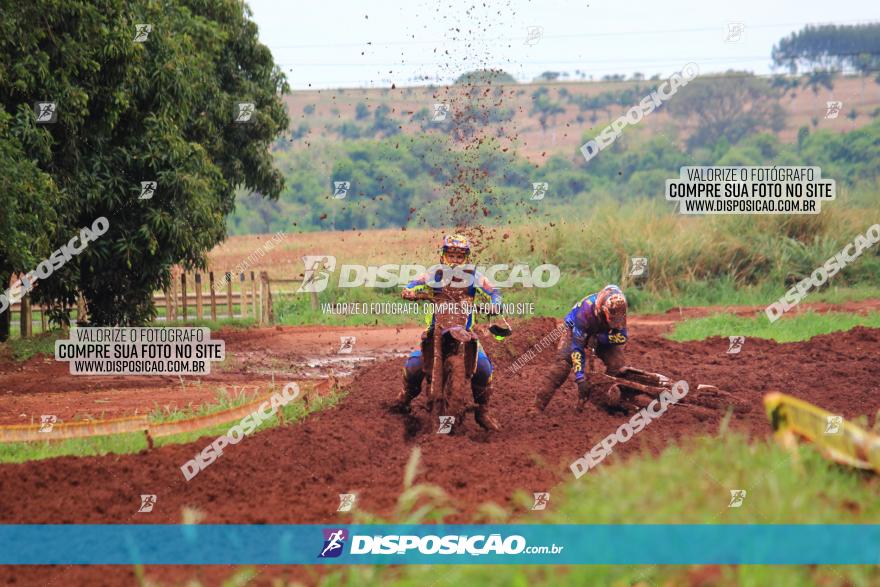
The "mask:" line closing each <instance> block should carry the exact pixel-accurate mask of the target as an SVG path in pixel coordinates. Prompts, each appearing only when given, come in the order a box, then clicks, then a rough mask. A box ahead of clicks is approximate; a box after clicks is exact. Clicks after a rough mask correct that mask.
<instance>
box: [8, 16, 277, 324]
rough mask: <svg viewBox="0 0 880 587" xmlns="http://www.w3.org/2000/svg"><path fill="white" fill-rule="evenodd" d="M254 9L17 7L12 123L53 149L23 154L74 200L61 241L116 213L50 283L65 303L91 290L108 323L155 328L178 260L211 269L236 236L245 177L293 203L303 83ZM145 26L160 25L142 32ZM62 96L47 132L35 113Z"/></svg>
mask: <svg viewBox="0 0 880 587" xmlns="http://www.w3.org/2000/svg"><path fill="white" fill-rule="evenodd" d="M250 14H251V13H250V9H249V8H247V6H244V7H243V5H242V4H241V3H240V2H238V1H237V0H215V1H212V2H210V3H205V2H202V1H198V0H174V1H170V2H164V3H162V4H157V3H153V2H147V1H135V2H128V1H124V0H97V1H88V2H87V1H84V0H69V1H65V2H55V1H52V0H37V1H35V2H29V3H15V4H14V5H10V6H9V7H7V9H6V10H4V17H3V19H2V20H0V33H2V34H0V104H2V106H3V110H4V111H5V112H15V113H16V115H15V118H14V119H12V122H11V123H10V127H9V133H10V134H12V135H14V136H30V135H29V134H28V133H30V134H33V133H39V134H41V135H43V136H44V137H45V138H44V139H43V140H44V141H45V142H46V143H47V144H48V149H49V153H48V155H46V154H45V153H44V152H43V151H44V149H41V148H40V146H39V145H37V144H33V143H32V142H23V143H22V147H23V151H24V154H25V156H26V157H27V158H29V159H31V160H34V161H36V162H37V166H38V168H39V170H40V171H41V172H43V173H44V174H46V175H48V176H49V177H50V178H51V181H52V183H53V184H54V186H55V188H56V189H57V191H58V193H60V194H62V196H61V198H60V204H59V205H58V208H57V209H58V214H59V219H58V223H57V225H56V227H55V228H54V229H52V228H49V227H47V228H45V229H44V231H45V233H46V235H47V236H48V240H49V242H50V243H51V244H50V245H49V247H48V248H49V249H53V250H54V249H55V248H57V247H58V246H60V245H61V244H62V243H65V242H67V240H69V239H70V237H71V236H72V234H73V233H75V232H76V231H78V230H79V229H80V228H81V227H83V226H90V225H91V224H92V222H93V221H94V219H95V218H98V217H101V216H105V217H107V218H108V219H109V225H110V228H109V230H108V232H107V233H106V234H104V235H103V236H102V237H101V238H99V239H98V240H96V241H94V242H92V243H91V244H90V245H89V246H88V247H87V248H86V250H85V251H83V252H82V253H81V254H80V255H78V256H77V257H75V258H74V259H72V260H71V261H69V262H67V263H66V264H65V265H63V267H61V268H60V269H59V270H57V271H56V272H55V273H53V275H52V277H51V278H50V279H47V280H45V281H43V282H41V283H40V284H39V288H38V290H37V291H38V292H39V295H40V296H41V297H42V298H43V299H45V300H47V301H49V302H51V303H52V305H53V307H54V308H55V309H56V310H57V311H59V312H64V311H65V307H66V306H67V305H69V304H70V303H72V301H73V300H74V299H75V296H76V293H77V291H82V292H83V294H84V295H85V297H86V299H87V302H88V304H89V312H90V317H91V320H92V321H93V322H94V323H96V324H139V323H142V322H144V321H145V320H147V319H149V318H150V317H151V316H152V315H154V313H155V308H154V307H153V304H152V300H151V296H152V292H153V291H154V290H156V289H161V288H163V287H164V286H166V285H168V283H169V269H170V267H171V266H172V265H174V264H178V263H180V264H183V265H184V266H187V267H195V266H201V267H203V266H204V265H205V253H206V252H207V251H208V250H210V249H211V248H212V247H213V246H214V245H216V244H217V243H219V242H220V241H222V240H223V239H224V238H225V234H226V227H225V218H226V216H227V215H228V214H229V213H230V212H232V210H233V208H234V199H235V189H236V187H238V186H242V187H245V188H247V189H248V190H250V191H255V192H258V193H260V194H263V195H265V196H267V197H270V198H277V196H278V194H279V193H280V191H281V189H282V187H283V181H282V178H281V175H280V174H279V173H278V172H277V171H276V170H274V169H273V167H272V160H271V156H270V154H269V152H268V147H269V145H270V144H271V143H272V141H273V140H274V138H275V137H276V135H278V134H279V133H280V132H281V131H283V130H284V129H286V128H287V126H288V118H287V115H286V114H285V112H284V107H283V104H282V103H281V100H280V97H279V93H280V92H283V91H286V89H287V86H286V83H285V81H284V76H283V74H282V73H281V72H280V70H279V69H278V68H277V67H276V66H275V65H274V63H273V61H272V56H271V52H270V51H269V50H268V48H266V47H265V46H263V45H262V44H260V43H259V42H258V40H257V29H256V25H255V24H254V23H253V22H252V21H251V20H250V18H249V17H250ZM143 22H146V23H150V24H151V25H152V31H151V32H150V33H149V35H148V37H147V39H146V41H145V42H134V40H133V39H134V36H135V24H136V23H143ZM34 23H40V25H39V26H34ZM47 99H48V100H54V101H56V103H57V109H58V116H57V122H56V123H55V124H49V125H42V126H41V128H39V129H37V130H36V131H33V133H31V132H30V130H29V129H30V128H32V127H34V123H35V119H34V116H33V114H30V116H24V115H23V113H25V112H29V111H30V108H31V105H32V104H33V103H34V102H36V101H37V100H47ZM240 104H253V105H254V107H255V110H254V113H253V115H252V116H251V118H250V122H236V118H237V116H238V114H239V112H241V111H242V108H245V107H242V106H240ZM142 181H155V182H157V189H156V191H155V193H154V195H153V197H152V198H151V199H139V195H140V190H141V182H142ZM13 193H15V192H13ZM48 198H49V197H47V200H48ZM7 237H8V235H7V234H2V235H0V241H6V240H7ZM0 273H2V271H0Z"/></svg>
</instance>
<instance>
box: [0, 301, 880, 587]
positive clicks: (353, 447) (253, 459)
mask: <svg viewBox="0 0 880 587" xmlns="http://www.w3.org/2000/svg"><path fill="white" fill-rule="evenodd" d="M554 326H555V323H554V321H553V320H552V319H549V318H541V319H534V320H530V321H528V322H525V323H519V324H517V325H516V332H515V335H514V336H513V337H512V338H511V339H508V340H507V341H506V342H496V341H495V340H493V339H492V338H491V337H489V336H485V337H483V340H484V344H485V346H486V350H487V352H488V353H489V355H490V356H491V357H492V358H493V361H494V363H495V377H494V381H495V390H496V391H495V397H494V398H493V405H494V407H495V410H496V413H497V417H498V419H499V421H500V422H501V424H502V426H503V427H504V429H503V430H502V431H501V432H500V433H496V434H490V433H487V432H484V431H482V430H481V429H480V428H479V427H478V426H477V425H476V424H475V423H474V422H473V419H472V416H469V418H468V420H467V422H466V425H465V426H464V428H463V430H462V431H461V432H460V433H459V434H457V435H453V436H447V435H440V434H435V433H434V430H433V429H431V430H427V429H426V428H427V423H426V422H425V426H424V427H423V429H422V430H421V431H418V430H415V426H414V425H413V424H414V422H416V423H418V422H419V421H420V419H419V418H416V419H415V420H407V419H406V418H404V417H403V416H401V415H397V414H392V413H389V411H388V410H387V406H388V403H389V401H390V399H391V398H392V397H393V396H394V395H395V394H396V393H397V391H398V390H399V389H400V378H401V371H402V370H401V360H400V359H396V358H395V359H387V360H383V361H380V362H377V363H376V364H373V365H372V366H369V367H365V368H363V370H362V371H361V372H360V373H359V374H358V375H357V377H356V378H355V380H354V382H353V383H352V384H351V386H350V388H349V389H350V393H349V395H348V396H347V397H346V398H345V399H344V400H343V401H342V402H341V403H340V404H339V405H338V406H337V407H336V408H333V409H329V410H327V411H325V412H322V413H318V414H315V415H313V416H311V417H310V418H309V419H307V420H306V421H305V422H304V423H302V424H300V425H296V426H292V427H285V428H277V429H273V430H269V431H266V432H263V433H261V434H259V435H256V436H254V437H250V438H247V439H245V440H244V441H243V442H241V443H239V444H238V445H235V446H231V447H229V448H228V449H227V450H226V452H225V454H224V455H223V456H222V457H221V458H220V459H219V460H218V461H216V462H215V463H214V464H212V465H211V466H210V467H208V468H207V469H206V470H204V471H202V472H201V473H200V474H199V475H198V476H197V477H196V478H194V479H193V480H192V481H190V482H186V481H185V480H184V478H183V475H182V474H181V472H180V468H179V467H180V466H181V465H182V464H183V463H184V462H186V461H187V460H188V459H190V458H192V457H193V456H194V454H195V453H196V452H197V451H199V450H201V449H202V448H203V447H204V446H205V445H206V444H207V443H208V442H209V440H210V439H207V438H206V439H202V440H199V441H196V442H194V443H191V444H187V445H177V446H166V447H162V448H159V449H155V450H153V451H150V452H146V453H143V454H135V455H111V456H107V457H87V458H74V457H63V458H57V459H51V460H47V461H41V462H32V463H25V464H21V465H2V466H0V523H17V524H18V523H46V524H49V523H56V524H57V523H123V524H131V523H180V522H181V512H182V510H183V508H185V507H190V508H196V509H197V510H199V511H200V512H202V513H203V514H204V518H203V520H202V521H203V522H204V523H256V524H259V523H321V522H333V521H335V522H347V521H350V520H351V519H352V518H351V516H350V514H343V513H337V511H336V509H337V507H338V505H339V498H338V494H340V493H355V494H357V496H358V497H357V508H358V509H362V510H366V511H369V512H373V513H376V514H379V515H381V516H383V517H391V516H392V515H393V512H394V509H395V504H396V500H397V497H398V495H399V494H400V492H401V490H402V486H403V473H404V466H405V464H406V462H407V459H408V458H409V456H410V453H411V451H412V449H413V447H415V446H419V447H421V451H422V461H421V467H420V473H419V475H418V477H417V479H416V482H421V483H432V484H436V485H439V486H440V487H441V488H442V489H443V490H444V491H445V492H446V493H447V494H448V496H449V498H450V499H449V504H450V505H451V507H452V508H454V510H455V511H456V513H455V514H454V515H452V516H451V517H450V518H449V519H448V521H451V522H468V521H472V520H474V519H475V517H474V515H475V513H476V512H477V509H478V507H479V506H480V505H481V504H483V503H485V502H495V503H496V504H498V505H500V506H501V507H502V508H504V509H505V510H507V511H509V512H511V513H514V514H517V513H522V512H523V511H524V508H523V506H522V505H521V504H518V503H515V502H514V501H513V500H512V496H513V493H514V492H515V491H516V490H519V489H521V490H525V491H526V492H528V493H529V494H530V493H532V492H534V491H545V490H552V488H553V486H555V485H556V484H558V483H560V482H562V481H568V480H570V479H571V478H572V476H571V473H570V471H569V468H568V465H569V463H571V461H572V460H573V459H575V458H576V457H578V456H580V455H582V454H583V453H584V452H586V451H588V450H589V449H590V448H591V447H592V446H593V445H594V444H596V443H597V442H598V441H600V440H601V439H602V438H603V437H604V436H606V435H608V434H609V433H611V432H613V431H614V430H615V429H616V428H617V426H619V425H620V423H622V422H623V421H624V420H626V419H627V418H628V416H626V415H623V414H615V415H609V414H607V413H605V412H604V411H602V410H601V409H599V408H598V407H596V406H593V405H589V406H588V407H587V409H586V410H585V412H584V413H582V414H578V413H576V412H575V411H574V410H573V407H574V404H575V399H576V389H575V387H574V384H573V382H572V381H571V380H569V381H568V382H567V383H566V384H565V386H564V387H563V388H562V389H560V390H559V391H558V392H557V394H556V396H555V397H554V398H553V401H552V402H551V403H550V405H549V407H548V408H547V411H546V412H545V413H544V414H543V415H541V416H538V417H537V418H531V417H529V415H528V414H527V409H528V406H529V405H530V404H531V402H532V398H533V394H534V389H535V385H536V382H538V381H540V380H541V379H542V374H543V371H544V369H545V366H546V365H547V364H548V363H549V361H551V358H552V355H553V353H554V349H553V348H548V349H547V350H545V351H543V352H542V353H541V355H539V356H538V357H537V358H536V359H535V360H533V361H532V362H531V363H529V364H528V365H526V366H525V367H524V368H523V369H522V370H521V371H519V372H518V373H517V374H516V375H511V374H510V373H509V372H508V371H507V369H506V367H507V366H509V365H510V364H511V363H512V361H513V360H515V359H516V358H517V357H518V356H519V355H520V354H521V353H523V352H524V351H526V350H527V349H528V348H530V347H532V346H533V345H534V344H536V343H537V342H538V341H539V340H540V339H541V337H542V336H543V335H545V334H546V333H548V332H550V331H551V330H552V329H553V328H554ZM632 330H633V331H634V332H633V336H632V338H631V343H630V344H629V346H628V349H627V358H628V361H627V362H628V363H629V364H632V365H634V366H637V367H639V368H642V369H646V370H649V371H657V372H661V373H664V374H666V375H669V376H670V377H672V378H673V379H674V380H677V379H684V380H686V381H688V382H689V383H690V384H691V388H692V390H693V389H694V388H695V387H696V383H710V384H714V385H717V386H718V387H720V388H722V389H726V390H728V391H730V392H733V393H735V394H736V395H737V396H738V397H741V398H744V399H746V400H748V402H749V403H750V404H751V405H753V406H754V407H753V409H752V410H751V411H750V412H748V413H744V414H736V415H734V417H733V420H732V422H731V427H732V428H733V429H736V430H741V431H744V432H747V433H749V434H751V435H753V436H765V435H767V434H768V432H769V426H768V423H767V419H766V416H765V414H764V412H763V409H762V406H761V397H762V395H763V394H764V393H766V392H768V391H771V390H779V391H785V392H787V393H790V394H792V395H795V396H797V397H800V398H803V399H806V400H808V401H811V402H814V403H816V404H819V405H821V406H823V407H825V408H827V409H829V410H832V411H834V412H836V413H840V414H843V415H844V416H845V417H854V416H858V415H863V414H867V415H869V416H871V417H872V418H873V414H874V413H875V412H876V410H877V408H878V407H880V361H878V357H880V330H874V329H867V328H855V329H853V330H851V331H849V332H845V333H835V334H831V335H824V336H819V337H815V338H813V339H812V340H810V341H808V342H802V343H790V344H777V343H774V342H771V341H764V340H759V339H754V338H749V339H747V340H746V342H745V345H744V346H743V349H742V352H741V353H740V354H734V355H729V354H727V353H726V351H727V347H728V341H727V339H726V338H725V339H722V338H714V339H709V340H706V341H700V342H690V343H676V342H672V341H669V340H667V339H665V338H663V337H662V336H661V335H660V334H659V332H657V329H656V328H651V327H649V326H646V327H643V328H641V329H640V328H639V327H638V326H633V328H632ZM692 393H693V391H692ZM422 402H423V398H421V397H420V398H419V399H417V400H416V402H415V405H416V410H415V413H416V415H417V416H418V415H419V413H420V410H419V408H420V406H421V405H422ZM723 416H724V411H723V410H715V411H712V412H711V413H708V414H707V413H705V412H702V411H701V412H695V411H691V410H688V409H685V408H683V407H680V406H674V407H672V408H670V409H669V411H668V412H667V413H666V414H665V415H664V416H663V417H662V418H661V419H660V420H657V421H655V422H654V423H652V424H651V425H650V426H648V427H647V428H646V429H645V430H644V431H643V432H642V433H641V434H639V435H637V436H636V437H634V438H633V440H631V441H630V442H629V443H627V444H624V445H620V446H618V447H616V448H615V454H614V455H613V456H612V457H611V458H610V459H609V460H608V461H607V462H606V463H604V464H603V465H602V466H610V465H611V463H613V462H614V460H616V459H619V458H621V456H624V457H625V456H626V455H627V454H632V453H633V452H637V451H639V450H643V449H647V450H652V451H659V450H661V449H662V448H663V447H664V446H666V445H667V444H668V443H670V442H671V441H674V440H676V439H679V438H681V437H684V436H692V435H696V434H700V433H713V432H715V431H716V430H717V428H718V424H719V422H720V420H721V419H722V417H723ZM871 423H873V421H872V422H871ZM432 428H433V427H432ZM585 479H587V478H584V479H582V480H581V482H588V480H585ZM140 494H156V495H157V496H158V497H157V505H156V508H155V510H154V511H153V512H152V513H150V514H138V513H136V512H137V508H138V505H139V503H140V500H139V495H140ZM572 521H575V520H572ZM169 570H170V569H169ZM7 571H10V569H7V570H6V571H0V575H5V577H3V578H5V579H11V575H8V574H7ZM46 571H47V572H48V570H46ZM80 571H82V572H87V571H86V570H84V569H80V570H78V571H75V574H77V575H78V574H79V572H80ZM215 571H216V572H219V571H220V570H219V569H216V570H215ZM35 572H36V571H35ZM42 572H43V571H39V572H36V573H37V575H42ZM118 572H119V573H123V576H129V573H130V571H128V570H125V571H123V569H118ZM28 575H29V576H30V577H34V576H36V575H32V574H31V573H28ZM113 575H117V576H119V575H118V573H117V572H116V571H114V573H113ZM49 576H51V574H50V575H47V576H46V578H47V580H48V578H49ZM186 576H190V575H186ZM300 576H301V575H300Z"/></svg>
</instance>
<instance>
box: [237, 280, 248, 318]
mask: <svg viewBox="0 0 880 587" xmlns="http://www.w3.org/2000/svg"><path fill="white" fill-rule="evenodd" d="M238 282H239V289H240V290H241V304H240V308H239V311H240V313H241V317H242V318H247V284H246V283H245V282H244V273H239V274H238Z"/></svg>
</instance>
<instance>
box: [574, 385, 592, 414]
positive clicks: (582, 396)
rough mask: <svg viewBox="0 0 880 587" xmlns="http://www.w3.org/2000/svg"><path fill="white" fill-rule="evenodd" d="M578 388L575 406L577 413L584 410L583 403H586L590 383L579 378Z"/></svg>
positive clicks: (588, 396)
mask: <svg viewBox="0 0 880 587" xmlns="http://www.w3.org/2000/svg"><path fill="white" fill-rule="evenodd" d="M577 388H578V403H577V408H575V409H576V410H577V411H578V413H580V412H583V411H584V405H585V404H586V403H587V400H588V399H589V398H590V383H589V382H588V381H587V380H586V379H581V380H580V381H578V382H577Z"/></svg>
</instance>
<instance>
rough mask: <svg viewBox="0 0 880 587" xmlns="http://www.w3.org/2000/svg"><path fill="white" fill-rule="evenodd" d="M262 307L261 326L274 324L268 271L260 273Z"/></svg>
mask: <svg viewBox="0 0 880 587" xmlns="http://www.w3.org/2000/svg"><path fill="white" fill-rule="evenodd" d="M260 305H261V306H262V312H261V314H262V316H261V317H260V324H272V323H273V311H272V292H271V290H270V289H269V273H268V272H266V271H260Z"/></svg>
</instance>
